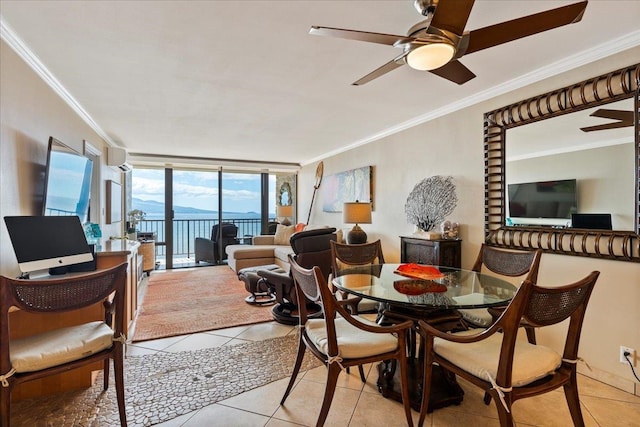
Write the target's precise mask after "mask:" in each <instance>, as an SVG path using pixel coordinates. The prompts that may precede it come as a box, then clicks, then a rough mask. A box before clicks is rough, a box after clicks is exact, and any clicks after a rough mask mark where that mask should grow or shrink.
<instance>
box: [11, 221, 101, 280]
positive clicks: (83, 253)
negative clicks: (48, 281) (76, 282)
mask: <svg viewBox="0 0 640 427" xmlns="http://www.w3.org/2000/svg"><path fill="white" fill-rule="evenodd" d="M4 222H5V224H6V225H7V231H8V232H9V238H10V239H11V244H12V245H13V250H14V252H15V254H16V259H17V260H18V267H19V268H20V271H22V272H23V273H29V272H35V271H40V270H46V269H50V270H49V271H50V273H52V274H56V273H57V274H60V273H64V272H66V271H65V270H64V269H59V267H68V266H71V265H74V264H80V263H84V262H91V261H93V259H94V258H93V253H92V250H91V247H90V246H89V244H88V243H87V238H86V237H85V234H84V229H83V227H82V224H80V218H78V217H77V216H75V215H73V216H5V217H4ZM55 269H58V270H55ZM52 270H53V271H52Z"/></svg>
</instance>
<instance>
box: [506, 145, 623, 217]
mask: <svg viewBox="0 0 640 427" xmlns="http://www.w3.org/2000/svg"><path fill="white" fill-rule="evenodd" d="M508 141H509V140H508V138H507V144H508V143H509V142H508ZM634 150H635V147H634V145H633V144H632V143H629V144H620V145H612V146H609V147H601V148H593V149H590V150H581V151H574V152H570V153H563V154H555V155H553V156H543V157H536V158H531V159H525V160H516V161H512V162H507V172H506V181H507V183H514V182H515V183H519V182H535V181H552V180H556V179H576V180H577V198H578V212H579V213H610V214H611V221H612V223H613V229H614V230H633V226H634V223H635V217H634V212H633V196H632V195H633V191H634V187H635V186H634V179H633V169H634V166H633V163H634ZM532 221H533V222H534V223H541V222H537V221H536V220H535V219H533V220H532ZM566 222H567V221H566V220H559V221H556V223H558V224H559V225H565V223H566Z"/></svg>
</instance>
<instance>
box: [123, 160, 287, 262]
mask: <svg viewBox="0 0 640 427" xmlns="http://www.w3.org/2000/svg"><path fill="white" fill-rule="evenodd" d="M288 176H289V178H288V179H289V181H291V179H292V178H291V175H288ZM280 180H281V176H280V175H278V176H276V175H275V174H269V173H260V172H236V171H226V170H225V171H220V170H187V169H174V168H165V169H142V168H135V169H134V170H133V172H132V174H131V181H132V185H131V202H130V204H129V206H128V209H129V210H131V209H140V210H142V211H143V212H145V213H146V215H145V219H144V220H143V221H141V222H140V224H138V231H139V232H146V233H152V234H153V236H154V237H155V239H156V254H157V260H158V261H159V262H160V268H178V267H193V266H195V265H212V264H216V263H219V262H221V261H222V262H223V258H224V255H223V256H221V257H220V256H219V254H221V253H222V254H224V248H222V247H219V248H218V250H217V254H218V255H216V256H215V257H213V258H212V257H205V258H203V257H202V256H196V239H198V238H204V239H211V238H212V231H213V230H214V226H215V225H216V224H220V223H222V222H225V223H232V224H234V225H235V226H236V227H237V236H236V237H237V239H238V240H237V241H238V243H245V244H249V243H251V237H252V236H255V235H259V234H264V233H267V232H268V229H269V224H270V223H273V221H274V220H275V215H276V205H277V204H278V203H279V202H280V201H281V200H285V201H286V203H292V200H293V194H294V193H293V189H291V187H290V186H286V187H282V185H280V187H278V183H279V182H280ZM293 182H294V181H293ZM281 187H282V188H281ZM293 188H295V186H294V187H293ZM283 191H287V193H286V194H281V193H282V192H283ZM283 197H284V199H283ZM290 219H291V220H293V218H290ZM216 229H217V228H216ZM196 258H199V259H200V260H202V259H206V261H201V262H200V263H198V264H196Z"/></svg>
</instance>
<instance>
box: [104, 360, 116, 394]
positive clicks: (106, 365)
mask: <svg viewBox="0 0 640 427" xmlns="http://www.w3.org/2000/svg"><path fill="white" fill-rule="evenodd" d="M110 361H111V360H110V359H105V360H104V362H103V364H102V365H103V368H102V373H103V374H104V378H103V385H102V388H103V389H104V390H107V389H108V388H109V362H110ZM114 363H115V360H114Z"/></svg>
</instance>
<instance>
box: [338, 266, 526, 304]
mask: <svg viewBox="0 0 640 427" xmlns="http://www.w3.org/2000/svg"><path fill="white" fill-rule="evenodd" d="M400 265H401V264H376V265H367V266H358V267H353V268H348V269H344V270H342V271H341V275H340V276H338V277H335V278H333V280H332V282H333V285H334V286H335V287H336V288H338V289H340V290H341V291H344V292H348V293H350V294H353V295H357V296H361V297H363V298H368V299H372V300H376V301H380V302H384V303H389V304H392V305H403V306H414V307H416V306H418V307H420V308H434V309H439V308H452V309H458V308H482V307H493V306H501V305H505V304H508V303H509V301H511V299H512V298H513V296H514V295H515V293H516V290H517V288H516V286H514V285H513V284H511V283H509V282H507V281H505V280H503V279H500V278H498V277H494V276H490V275H487V274H481V273H477V272H475V271H470V270H461V269H456V268H450V267H440V266H434V267H436V268H437V269H438V270H439V271H440V272H441V273H442V275H441V277H439V278H433V279H428V280H427V279H415V278H411V277H407V276H404V275H401V274H399V273H397V272H396V270H397V268H398V267H399V266H400Z"/></svg>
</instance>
